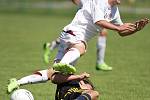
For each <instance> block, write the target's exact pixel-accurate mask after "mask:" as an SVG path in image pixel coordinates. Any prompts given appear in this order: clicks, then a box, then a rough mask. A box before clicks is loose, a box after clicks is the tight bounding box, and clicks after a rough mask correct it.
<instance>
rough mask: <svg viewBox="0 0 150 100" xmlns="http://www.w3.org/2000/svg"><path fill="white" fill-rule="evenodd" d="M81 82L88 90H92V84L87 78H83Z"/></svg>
mask: <svg viewBox="0 0 150 100" xmlns="http://www.w3.org/2000/svg"><path fill="white" fill-rule="evenodd" d="M83 82H84V83H85V84H86V86H87V87H88V88H89V89H90V90H94V88H95V87H94V85H93V83H92V82H91V81H90V80H89V79H88V78H85V79H84V80H83Z"/></svg>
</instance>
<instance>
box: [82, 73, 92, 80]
mask: <svg viewBox="0 0 150 100" xmlns="http://www.w3.org/2000/svg"><path fill="white" fill-rule="evenodd" d="M89 77H90V74H88V73H86V72H84V73H82V74H80V79H84V78H89Z"/></svg>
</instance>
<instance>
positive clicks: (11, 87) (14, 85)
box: [7, 78, 19, 93]
mask: <svg viewBox="0 0 150 100" xmlns="http://www.w3.org/2000/svg"><path fill="white" fill-rule="evenodd" d="M18 88H19V84H18V83H17V80H16V79H15V78H12V79H10V80H9V84H8V86H7V92H8V93H11V92H12V91H13V90H15V89H18Z"/></svg>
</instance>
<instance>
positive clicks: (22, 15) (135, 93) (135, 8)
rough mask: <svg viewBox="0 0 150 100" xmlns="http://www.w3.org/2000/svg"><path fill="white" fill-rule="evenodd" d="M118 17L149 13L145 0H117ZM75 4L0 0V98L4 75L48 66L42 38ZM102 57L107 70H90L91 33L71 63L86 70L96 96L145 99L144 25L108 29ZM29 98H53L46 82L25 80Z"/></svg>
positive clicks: (52, 35) (50, 36)
mask: <svg viewBox="0 0 150 100" xmlns="http://www.w3.org/2000/svg"><path fill="white" fill-rule="evenodd" d="M121 1H122V3H121V5H120V6H119V8H120V13H121V17H122V20H123V22H134V21H136V20H138V19H140V18H144V17H147V18H150V0H121ZM76 11H77V7H76V6H75V5H74V4H72V2H71V1H70V0H0V69H1V70H0V89H1V92H0V99H1V100H9V97H10V94H9V95H8V94H6V85H7V80H8V79H10V78H12V77H16V78H17V79H19V78H21V77H23V76H25V75H29V74H31V73H32V72H33V71H35V70H38V69H39V70H41V69H46V68H48V67H47V66H51V65H52V64H53V59H54V57H55V55H56V52H57V50H56V51H54V52H53V53H52V55H51V57H52V58H51V63H50V64H48V65H47V64H45V63H44V62H43V44H44V43H45V42H51V41H52V40H54V39H56V38H57V37H58V36H59V33H60V32H61V31H62V28H63V27H64V26H65V25H67V24H68V23H70V21H71V20H72V18H73V16H74V15H75V13H76ZM108 32H109V34H108V38H107V49H106V57H105V61H106V62H107V63H108V64H109V65H111V66H112V67H113V68H114V69H113V71H111V72H102V71H96V70H95V64H96V41H97V37H95V38H94V39H92V40H91V41H90V42H89V43H88V44H89V45H88V51H87V53H86V54H85V56H83V57H81V59H80V60H79V62H78V63H77V67H76V68H77V70H78V72H77V73H80V72H84V71H86V72H89V73H90V74H91V80H92V81H93V83H94V84H95V86H96V89H97V90H98V91H99V92H100V94H101V96H100V100H150V87H149V84H150V78H149V76H150V66H149V62H150V53H149V51H150V39H149V37H150V34H149V32H150V25H147V26H146V27H145V28H144V30H142V31H140V32H137V34H134V35H131V36H128V37H125V38H122V37H120V36H119V35H118V34H116V32H113V31H108ZM22 88H26V89H28V90H29V91H31V92H32V93H33V95H34V97H35V100H54V95H55V88H56V86H55V85H54V84H52V83H51V82H48V84H47V83H43V84H37V85H26V86H23V87H22Z"/></svg>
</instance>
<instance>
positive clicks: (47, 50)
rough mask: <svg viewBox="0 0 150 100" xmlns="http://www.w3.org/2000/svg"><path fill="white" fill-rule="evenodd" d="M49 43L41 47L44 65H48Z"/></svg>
mask: <svg viewBox="0 0 150 100" xmlns="http://www.w3.org/2000/svg"><path fill="white" fill-rule="evenodd" d="M50 45H51V44H50V43H45V44H44V46H43V49H44V55H43V57H44V62H45V63H46V64H48V63H50V54H51V50H50Z"/></svg>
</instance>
